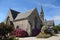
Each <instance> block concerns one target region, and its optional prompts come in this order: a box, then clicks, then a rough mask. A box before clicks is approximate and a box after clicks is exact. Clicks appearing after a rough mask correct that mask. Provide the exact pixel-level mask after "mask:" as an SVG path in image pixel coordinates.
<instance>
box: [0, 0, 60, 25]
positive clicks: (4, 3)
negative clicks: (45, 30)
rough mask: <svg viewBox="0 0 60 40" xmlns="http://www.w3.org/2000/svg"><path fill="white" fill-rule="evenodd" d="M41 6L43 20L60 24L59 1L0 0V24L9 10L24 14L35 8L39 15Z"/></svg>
mask: <svg viewBox="0 0 60 40" xmlns="http://www.w3.org/2000/svg"><path fill="white" fill-rule="evenodd" d="M41 4H42V8H43V11H44V16H45V19H47V20H54V22H55V24H56V25H58V24H60V0H0V22H3V21H4V20H5V18H6V16H7V13H8V10H9V9H13V10H16V11H19V12H25V11H27V10H31V9H33V8H37V10H38V13H40V5H41Z"/></svg>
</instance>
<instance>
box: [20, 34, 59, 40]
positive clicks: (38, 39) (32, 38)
mask: <svg viewBox="0 0 60 40" xmlns="http://www.w3.org/2000/svg"><path fill="white" fill-rule="evenodd" d="M19 40H60V34H57V36H52V37H50V38H36V37H27V38H19Z"/></svg>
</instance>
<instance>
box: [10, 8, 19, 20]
mask: <svg viewBox="0 0 60 40" xmlns="http://www.w3.org/2000/svg"><path fill="white" fill-rule="evenodd" d="M10 12H11V14H12V17H13V19H15V18H16V16H17V14H19V13H20V12H17V11H15V10H12V9H10Z"/></svg>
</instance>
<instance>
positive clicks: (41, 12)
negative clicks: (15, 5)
mask: <svg viewBox="0 0 60 40" xmlns="http://www.w3.org/2000/svg"><path fill="white" fill-rule="evenodd" d="M40 18H41V19H42V20H43V21H44V12H43V8H42V5H41V9H40Z"/></svg>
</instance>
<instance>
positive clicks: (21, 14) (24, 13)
mask: <svg viewBox="0 0 60 40" xmlns="http://www.w3.org/2000/svg"><path fill="white" fill-rule="evenodd" d="M34 10H35V8H34V9H32V10H28V11H26V12H23V13H20V14H18V16H17V17H16V19H15V20H18V19H23V18H27V17H28V16H29V15H30V14H31V13H32V12H33V11H34Z"/></svg>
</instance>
